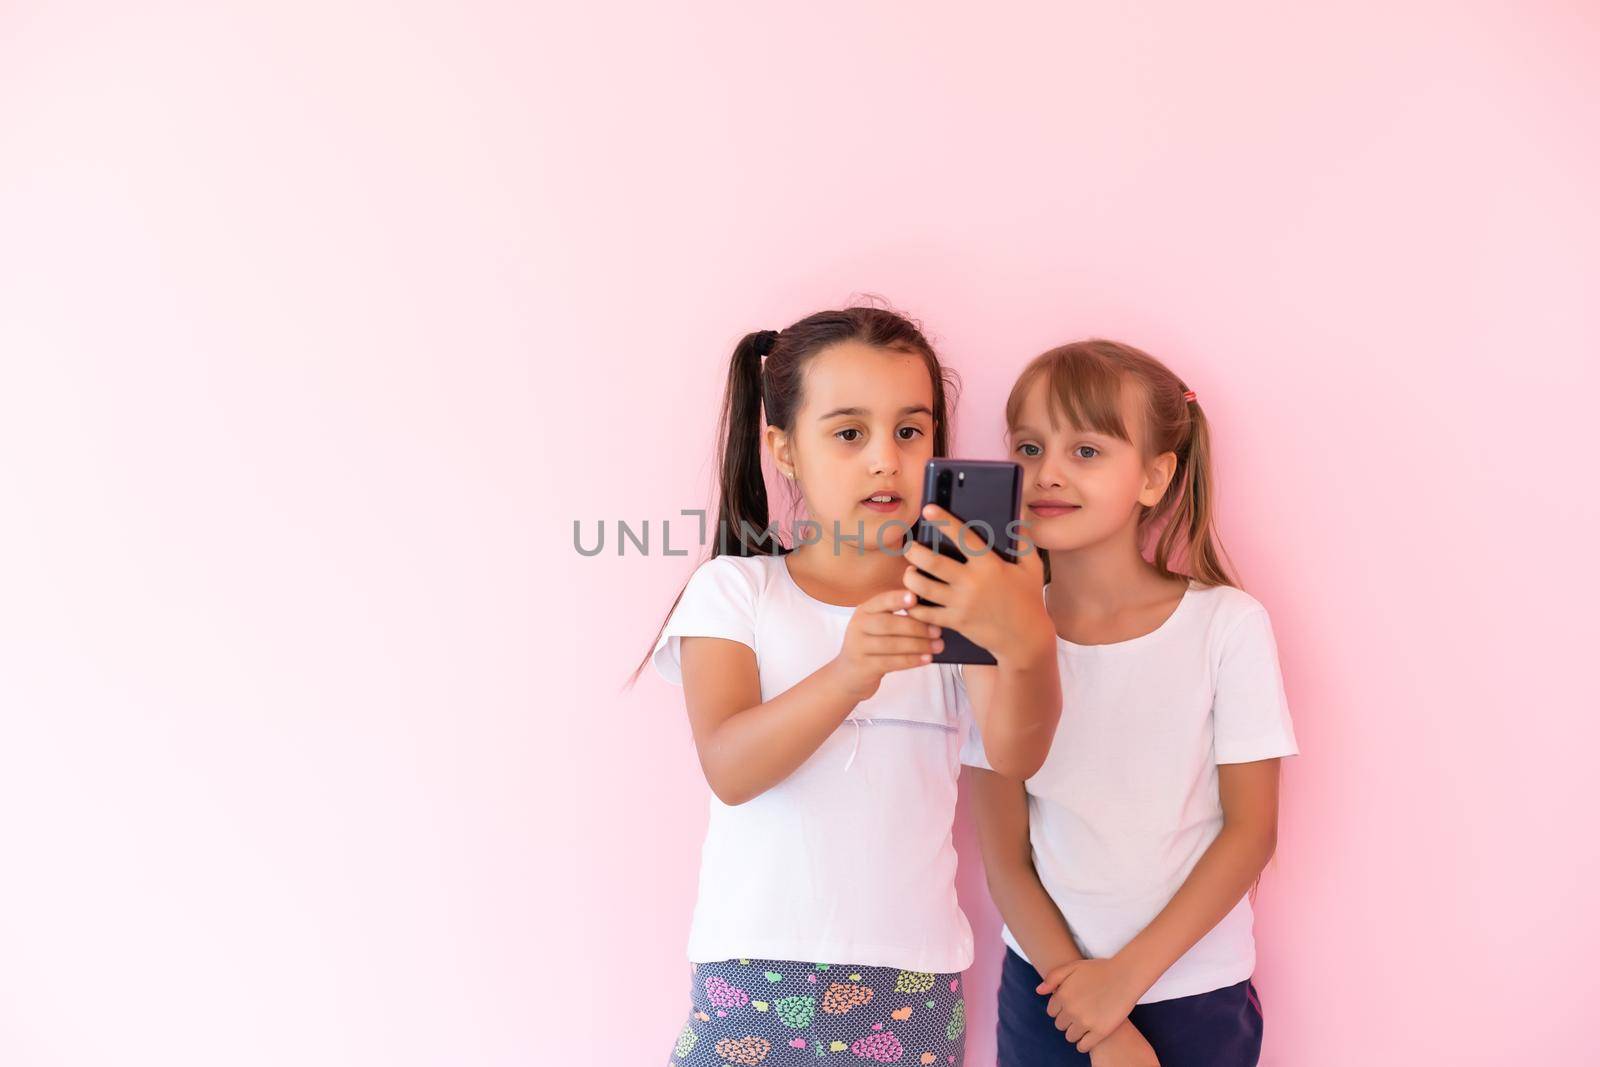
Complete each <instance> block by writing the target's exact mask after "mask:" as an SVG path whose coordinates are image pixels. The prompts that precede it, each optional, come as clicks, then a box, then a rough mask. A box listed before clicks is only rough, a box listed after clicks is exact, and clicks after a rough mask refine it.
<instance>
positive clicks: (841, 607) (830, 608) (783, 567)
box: [778, 552, 856, 615]
mask: <svg viewBox="0 0 1600 1067" xmlns="http://www.w3.org/2000/svg"><path fill="white" fill-rule="evenodd" d="M789 555H790V554H789V553H788V552H785V553H784V554H783V557H782V558H781V559H780V560H779V561H778V570H779V571H781V572H782V574H783V580H784V581H786V582H788V583H789V585H790V587H791V588H793V589H794V591H795V592H796V593H799V594H800V596H801V597H803V598H805V599H806V600H809V601H810V602H811V603H812V604H813V605H815V606H816V607H818V608H821V609H822V610H823V611H827V612H831V613H832V614H834V615H854V614H855V613H856V609H855V608H854V607H852V606H851V605H849V604H830V603H829V602H828V601H826V600H818V599H817V598H816V597H814V596H812V595H811V594H810V593H808V592H806V591H805V590H804V589H803V588H801V586H800V583H799V582H797V581H795V580H794V575H793V574H791V573H789Z"/></svg>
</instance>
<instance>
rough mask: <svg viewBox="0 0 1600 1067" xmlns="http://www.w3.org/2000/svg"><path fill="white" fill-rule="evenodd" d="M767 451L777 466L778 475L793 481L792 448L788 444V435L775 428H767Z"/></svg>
mask: <svg viewBox="0 0 1600 1067" xmlns="http://www.w3.org/2000/svg"><path fill="white" fill-rule="evenodd" d="M767 451H768V452H771V453H772V462H773V464H774V465H776V466H777V468H778V473H779V474H781V475H783V477H785V478H787V479H789V480H790V481H791V482H792V481H794V448H793V447H792V446H791V445H790V443H789V435H788V434H786V433H784V432H783V431H782V430H780V429H778V428H777V427H776V426H768V427H767Z"/></svg>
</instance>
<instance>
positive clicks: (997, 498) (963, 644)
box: [912, 459, 1022, 663]
mask: <svg viewBox="0 0 1600 1067" xmlns="http://www.w3.org/2000/svg"><path fill="white" fill-rule="evenodd" d="M922 503H923V506H924V507H926V506H927V505H929V504H937V505H939V506H940V507H941V508H944V509H945V510H946V511H948V512H949V513H950V514H951V515H954V516H955V517H956V518H957V519H958V520H959V521H960V522H963V523H970V524H973V525H974V526H976V528H977V533H978V535H979V536H981V537H982V538H983V539H984V540H985V541H986V542H987V543H988V544H989V545H990V546H991V550H992V551H994V552H997V553H999V555H1000V558H1001V559H1003V560H1005V561H1006V562H1007V563H1012V564H1015V563H1016V561H1017V538H1016V529H1017V528H1016V525H1015V523H1016V522H1017V520H1018V519H1019V518H1021V514H1022V468H1021V467H1020V466H1018V465H1017V464H1015V463H1010V462H1007V461H1004V460H985V459H933V460H929V461H928V466H927V469H926V470H925V471H924V472H923V476H922ZM919 515H920V512H919ZM956 533H957V530H956V528H955V527H954V526H953V525H950V524H946V525H945V526H944V527H943V528H941V527H938V526H935V525H933V524H932V523H930V522H928V521H927V520H925V519H922V518H920V517H919V518H918V519H917V523H916V526H915V527H913V529H912V537H913V538H914V539H915V540H916V541H917V542H918V543H919V544H923V545H926V546H928V547H929V548H931V549H933V550H934V551H935V552H937V553H939V554H940V555H941V556H946V557H948V558H950V559H953V560H956V561H958V562H962V563H965V562H966V557H965V556H964V555H963V554H962V552H961V550H960V549H959V548H957V547H956V541H955V539H954V538H955V534H956ZM920 573H922V574H923V575H924V576H925V577H929V578H933V575H931V574H928V573H927V572H926V571H922V572H920ZM934 581H938V579H937V578H934ZM917 600H918V603H921V604H929V603H931V601H928V600H925V599H923V598H921V597H918V598H917ZM940 636H941V637H942V638H943V640H944V651H942V652H939V653H937V654H935V655H934V657H933V662H935V663H993V662H994V661H995V659H994V657H993V656H991V655H990V654H989V653H988V651H986V650H985V649H984V648H982V647H981V646H979V645H976V644H974V643H973V642H972V641H970V640H968V639H967V638H966V637H965V636H964V635H962V634H959V633H957V632H956V631H954V630H951V629H948V628H947V629H945V630H944V632H943V633H942V634H941V635H940Z"/></svg>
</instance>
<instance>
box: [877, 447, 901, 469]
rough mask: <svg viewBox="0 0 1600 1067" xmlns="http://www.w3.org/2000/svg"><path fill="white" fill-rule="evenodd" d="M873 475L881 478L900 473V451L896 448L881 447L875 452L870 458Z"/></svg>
mask: <svg viewBox="0 0 1600 1067" xmlns="http://www.w3.org/2000/svg"><path fill="white" fill-rule="evenodd" d="M870 462H871V465H872V473H873V474H874V475H879V476H890V475H895V474H899V473H900V450H899V449H898V448H894V447H885V446H882V445H880V446H879V447H878V448H876V449H874V450H873V453H872V456H871V457H870Z"/></svg>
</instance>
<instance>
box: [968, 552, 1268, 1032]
mask: <svg viewBox="0 0 1600 1067" xmlns="http://www.w3.org/2000/svg"><path fill="white" fill-rule="evenodd" d="M1057 660H1058V662H1059V664H1060V667H1061V688H1062V698H1063V699H1062V708H1061V723H1060V726H1059V727H1058V728H1057V730H1056V736H1055V740H1054V742H1053V743H1052V745H1051V748H1050V755H1049V756H1048V757H1047V758H1046V760H1045V762H1044V766H1043V767H1041V768H1040V769H1039V772H1038V773H1037V774H1035V775H1034V776H1033V777H1032V778H1029V779H1028V781H1027V790H1028V819H1029V837H1030V839H1031V841H1032V843H1033V863H1034V867H1035V868H1036V869H1037V870H1038V872H1039V879H1040V881H1041V882H1043V883H1044V887H1045V889H1046V890H1047V891H1048V892H1049V893H1050V896H1051V897H1052V898H1053V899H1054V900H1055V902H1056V906H1057V907H1059V908H1060V909H1061V914H1062V915H1063V916H1065V917H1066V920H1067V925H1068V926H1069V927H1070V928H1071V930H1072V934H1073V937H1074V939H1075V940H1076V941H1077V944H1078V949H1079V951H1081V952H1082V953H1083V954H1084V955H1085V956H1087V957H1090V958H1104V957H1107V956H1111V955H1114V954H1116V953H1117V952H1118V951H1120V950H1121V949H1122V948H1123V946H1125V945H1126V944H1127V943H1128V942H1129V941H1131V940H1133V938H1134V936H1135V935H1136V934H1138V933H1139V931H1141V930H1143V929H1144V928H1145V927H1146V926H1148V925H1149V924H1150V921H1151V920H1152V919H1154V918H1155V917H1156V915H1157V914H1159V913H1160V911H1161V910H1162V909H1163V908H1164V907H1166V905H1167V902H1168V901H1170V900H1171V899H1172V897H1173V895H1174V894H1175V893H1176V892H1177V891H1178V888H1179V886H1181V885H1182V884H1183V882H1184V880H1185V879H1186V878H1188V876H1189V872H1190V871H1191V870H1193V869H1194V865H1195V864H1196V863H1197V862H1199V859H1200V856H1201V854H1202V853H1203V852H1205V850H1206V849H1207V848H1208V847H1209V846H1210V844H1211V842H1212V841H1213V840H1215V839H1216V836H1217V833H1218V831H1219V830H1221V828H1222V805H1221V803H1220V801H1219V799H1218V793H1217V765H1218V764H1221V763H1250V762H1253V761H1255V760H1262V759H1270V758H1272V757H1275V756H1290V755H1294V754H1295V753H1296V752H1298V751H1299V749H1298V748H1297V747H1296V745H1295V738H1294V727H1293V725H1292V723H1291V722H1290V719H1289V706H1288V701H1287V700H1286V699H1285V697H1284V692H1283V680H1282V677H1281V676H1280V674H1279V671H1278V653H1277V646H1276V644H1275V643H1274V641H1273V637H1272V627H1271V624H1270V623H1269V622H1268V620H1267V612H1266V609H1265V608H1263V607H1262V606H1261V604H1260V603H1259V602H1257V601H1256V600H1255V598H1253V597H1251V596H1250V595H1249V594H1248V593H1245V592H1242V591H1241V590H1238V589H1234V588H1231V587H1228V586H1214V587H1209V588H1208V587H1205V586H1202V585H1199V584H1197V583H1190V586H1189V589H1188V590H1187V591H1186V592H1185V593H1184V596H1183V599H1182V600H1181V601H1179V603H1178V606H1177V608H1176V609H1175V610H1174V611H1173V613H1172V615H1171V616H1170V617H1169V618H1168V619H1167V620H1166V622H1164V623H1162V625H1161V626H1160V627H1158V628H1157V629H1155V630H1154V631H1152V632H1150V633H1148V634H1145V635H1143V636H1142V637H1136V638H1133V639H1132V640H1129V641H1119V642H1115V643H1113V644H1108V645H1078V644H1074V643H1073V642H1071V641H1066V640H1062V639H1059V638H1058V639H1057ZM962 761H963V762H964V763H969V764H972V765H973V766H977V767H984V768H987V767H988V766H989V764H988V760H987V759H986V758H985V756H984V752H983V739H982V738H981V737H979V736H978V735H977V733H976V732H975V731H973V732H971V733H969V735H968V738H967V743H966V745H965V746H964V747H963V749H962ZM1251 920H1252V916H1251V910H1250V899H1249V897H1248V896H1246V897H1244V898H1242V899H1241V900H1240V901H1239V903H1238V905H1236V906H1235V907H1234V909H1233V910H1232V911H1231V912H1229V913H1228V915H1227V916H1226V917H1225V918H1224V919H1223V920H1222V921H1221V922H1220V923H1218V924H1217V925H1216V926H1215V927H1213V928H1212V930H1211V931H1210V932H1209V933H1208V934H1206V935H1205V936H1204V937H1203V938H1201V939H1200V941H1199V942H1198V943H1197V944H1195V946H1194V947H1193V948H1191V949H1190V950H1189V951H1188V952H1187V953H1185V954H1184V955H1183V957H1182V958H1180V959H1179V960H1178V961H1177V962H1176V963H1174V964H1173V965H1172V967H1171V968H1169V969H1168V970H1167V972H1166V973H1165V974H1164V975H1162V976H1161V978H1160V979H1159V980H1158V981H1157V982H1156V983H1155V985H1153V986H1151V987H1150V989H1149V991H1148V992H1146V993H1145V994H1144V996H1142V997H1140V998H1139V1003H1141V1004H1147V1003H1150V1002H1151V1001H1157V1000H1171V999H1173V998H1175V997H1186V996H1191V995H1193V994H1196V993H1205V992H1209V991H1211V990H1214V989H1221V988H1223V987H1225V986H1230V985H1233V984H1235V983H1237V982H1242V981H1244V980H1245V979H1246V978H1248V977H1250V976H1251V974H1252V973H1253V972H1254V971H1255V938H1254V935H1253V933H1252V931H1251ZM1002 936H1003V937H1004V939H1005V941H1006V944H1008V945H1010V946H1011V947H1012V948H1013V949H1015V950H1016V951H1017V952H1018V954H1020V955H1022V956H1023V958H1026V953H1023V951H1022V947H1021V946H1020V945H1018V944H1017V940H1016V938H1015V937H1014V936H1013V935H1012V933H1011V930H1010V929H1009V928H1008V929H1006V930H1005V931H1004V933H1003V935H1002Z"/></svg>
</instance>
